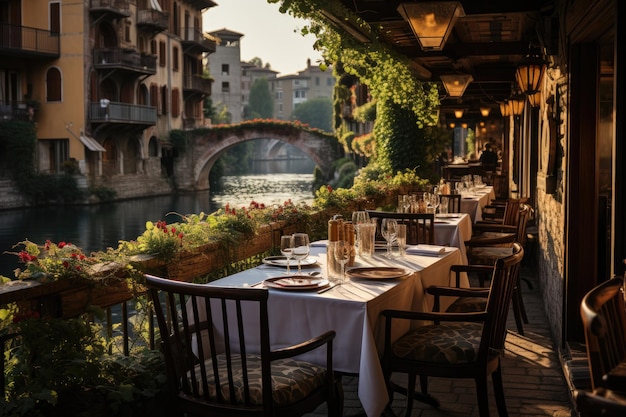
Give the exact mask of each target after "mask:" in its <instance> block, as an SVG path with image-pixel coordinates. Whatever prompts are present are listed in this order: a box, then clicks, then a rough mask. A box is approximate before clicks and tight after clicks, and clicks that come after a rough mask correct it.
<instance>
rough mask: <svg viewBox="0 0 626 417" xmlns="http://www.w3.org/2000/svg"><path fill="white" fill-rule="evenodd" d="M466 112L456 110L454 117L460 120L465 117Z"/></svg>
mask: <svg viewBox="0 0 626 417" xmlns="http://www.w3.org/2000/svg"><path fill="white" fill-rule="evenodd" d="M464 111H465V109H456V110H454V117H456V118H457V119H460V118H461V117H463V112H464Z"/></svg>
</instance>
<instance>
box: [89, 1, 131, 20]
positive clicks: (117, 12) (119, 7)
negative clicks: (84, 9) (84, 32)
mask: <svg viewBox="0 0 626 417" xmlns="http://www.w3.org/2000/svg"><path fill="white" fill-rule="evenodd" d="M89 11H90V12H91V13H92V14H94V15H97V16H100V15H103V14H109V15H111V17H129V16H130V1H129V0H91V7H90V8H89Z"/></svg>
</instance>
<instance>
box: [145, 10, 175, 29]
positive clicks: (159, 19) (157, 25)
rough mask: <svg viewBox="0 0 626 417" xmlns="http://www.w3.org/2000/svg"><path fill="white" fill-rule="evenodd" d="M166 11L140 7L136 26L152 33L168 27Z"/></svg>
mask: <svg viewBox="0 0 626 417" xmlns="http://www.w3.org/2000/svg"><path fill="white" fill-rule="evenodd" d="M168 26H169V25H168V16H167V13H164V12H161V11H159V10H155V9H142V10H139V11H138V12H137V27H139V28H141V29H144V30H148V31H151V32H154V33H157V32H163V31H164V30H167V28H168Z"/></svg>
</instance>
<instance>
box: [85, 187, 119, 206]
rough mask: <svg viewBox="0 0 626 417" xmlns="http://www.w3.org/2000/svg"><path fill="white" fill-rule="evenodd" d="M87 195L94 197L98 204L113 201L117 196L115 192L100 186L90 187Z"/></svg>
mask: <svg viewBox="0 0 626 417" xmlns="http://www.w3.org/2000/svg"><path fill="white" fill-rule="evenodd" d="M89 193H90V194H91V195H94V196H95V197H96V198H97V199H98V200H99V201H100V202H107V201H113V200H114V199H115V196H116V195H117V193H116V192H115V190H113V189H111V188H108V187H105V186H102V185H101V186H94V187H90V188H89Z"/></svg>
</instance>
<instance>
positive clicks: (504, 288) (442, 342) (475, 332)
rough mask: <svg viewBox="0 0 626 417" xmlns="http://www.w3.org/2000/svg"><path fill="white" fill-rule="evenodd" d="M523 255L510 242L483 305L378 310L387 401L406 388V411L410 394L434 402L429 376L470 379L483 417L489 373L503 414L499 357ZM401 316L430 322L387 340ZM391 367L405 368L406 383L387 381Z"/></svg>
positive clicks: (394, 369)
mask: <svg viewBox="0 0 626 417" xmlns="http://www.w3.org/2000/svg"><path fill="white" fill-rule="evenodd" d="M523 255H524V250H523V249H522V246H521V245H519V244H515V245H514V248H513V253H512V254H511V255H510V256H508V257H506V258H502V259H498V260H497V262H496V264H495V267H494V271H493V276H492V279H491V286H490V288H489V290H488V291H486V294H488V295H487V306H486V309H485V310H484V311H481V312H473V313H458V314H451V313H435V312H430V313H427V312H415V311H400V310H385V311H383V312H382V314H383V316H384V318H385V345H384V352H383V358H382V367H383V374H384V376H385V380H386V381H387V389H388V390H389V395H390V398H391V401H393V392H394V391H398V392H402V393H405V395H407V393H408V395H407V409H406V416H407V417H408V416H410V415H411V411H412V408H413V400H414V398H417V399H418V400H420V401H425V402H427V403H429V404H431V405H433V406H435V407H438V406H439V402H438V401H437V400H436V399H435V398H433V397H432V396H430V395H429V394H428V377H441V378H472V379H474V381H475V383H476V392H477V397H478V408H479V411H480V416H481V417H488V416H489V399H488V395H487V391H488V388H487V379H488V377H489V376H491V379H492V382H493V388H494V393H495V398H496V404H497V409H498V414H499V415H500V416H501V417H504V416H506V415H507V410H506V403H505V399H504V388H503V385H502V373H501V367H500V359H501V357H502V355H503V354H504V342H505V339H506V335H507V331H506V321H507V313H508V310H509V305H510V303H511V298H512V296H513V291H514V288H515V283H516V278H515V277H516V274H517V271H518V269H519V267H520V263H521V260H522V257H523ZM449 290H453V291H454V290H456V292H457V293H458V295H459V296H460V295H462V294H463V293H464V292H465V291H464V289H455V288H453V287H449ZM473 295H475V294H473ZM405 320H426V321H434V322H435V324H432V325H427V326H422V327H416V328H412V329H410V330H409V331H408V332H407V333H406V334H404V335H403V336H401V337H400V338H398V340H396V341H392V340H391V335H392V334H393V333H392V326H393V325H394V324H398V323H399V321H405ZM437 322H438V323H439V324H437ZM394 372H402V373H407V374H408V386H407V387H406V389H404V388H402V387H398V386H397V385H396V384H393V383H392V382H391V375H392V373H394ZM417 375H419V376H420V385H421V392H420V393H416V392H415V383H416V377H417Z"/></svg>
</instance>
